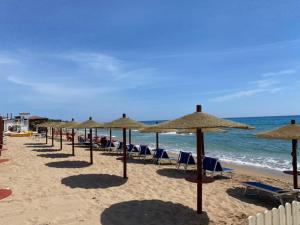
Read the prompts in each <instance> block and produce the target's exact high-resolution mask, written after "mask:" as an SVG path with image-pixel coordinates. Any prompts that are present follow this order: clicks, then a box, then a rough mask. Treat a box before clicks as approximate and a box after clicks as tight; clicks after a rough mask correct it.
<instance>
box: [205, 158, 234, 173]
mask: <svg viewBox="0 0 300 225" xmlns="http://www.w3.org/2000/svg"><path fill="white" fill-rule="evenodd" d="M203 170H205V171H206V172H210V173H212V175H214V174H215V173H221V175H223V173H228V174H230V177H231V178H232V172H233V169H230V168H224V167H222V165H221V163H220V161H219V160H218V159H217V158H212V157H208V156H204V159H203Z"/></svg>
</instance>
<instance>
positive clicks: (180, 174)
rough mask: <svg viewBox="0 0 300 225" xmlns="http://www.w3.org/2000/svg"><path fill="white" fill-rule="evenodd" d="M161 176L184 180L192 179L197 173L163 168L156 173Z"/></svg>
mask: <svg viewBox="0 0 300 225" xmlns="http://www.w3.org/2000/svg"><path fill="white" fill-rule="evenodd" d="M156 172H157V173H158V174H159V175H161V176H165V177H170V178H175V179H184V178H187V177H190V176H191V175H195V174H196V171H194V170H188V171H184V170H177V169H176V168H163V169H159V170H157V171H156Z"/></svg>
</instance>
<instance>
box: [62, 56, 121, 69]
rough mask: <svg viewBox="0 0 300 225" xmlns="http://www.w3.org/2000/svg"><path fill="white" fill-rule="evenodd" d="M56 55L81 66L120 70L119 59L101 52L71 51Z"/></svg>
mask: <svg viewBox="0 0 300 225" xmlns="http://www.w3.org/2000/svg"><path fill="white" fill-rule="evenodd" d="M58 57H61V58H64V59H66V60H71V61H74V62H76V63H78V64H79V65H81V66H85V67H89V68H91V69H94V70H103V71H106V72H110V73H117V72H120V70H121V64H122V61H121V60H119V59H117V58H115V57H113V56H109V55H106V54H102V53H89V52H73V53H63V54H61V55H58Z"/></svg>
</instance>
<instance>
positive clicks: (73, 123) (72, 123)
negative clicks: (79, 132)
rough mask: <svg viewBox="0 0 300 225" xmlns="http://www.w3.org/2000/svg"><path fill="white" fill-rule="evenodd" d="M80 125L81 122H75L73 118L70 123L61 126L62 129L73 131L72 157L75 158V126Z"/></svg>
mask: <svg viewBox="0 0 300 225" xmlns="http://www.w3.org/2000/svg"><path fill="white" fill-rule="evenodd" d="M79 124H80V123H79V122H75V121H74V119H73V118H72V120H71V121H69V122H66V123H64V124H62V125H61V126H60V128H71V129H72V155H73V156H74V155H75V147H74V136H75V133H74V128H73V127H74V126H77V125H79Z"/></svg>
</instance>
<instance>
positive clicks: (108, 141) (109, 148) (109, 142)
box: [104, 140, 115, 151]
mask: <svg viewBox="0 0 300 225" xmlns="http://www.w3.org/2000/svg"><path fill="white" fill-rule="evenodd" d="M114 147H115V145H114V143H113V142H112V141H110V140H107V141H106V143H105V147H104V148H105V149H106V150H110V151H111V148H114Z"/></svg>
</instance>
